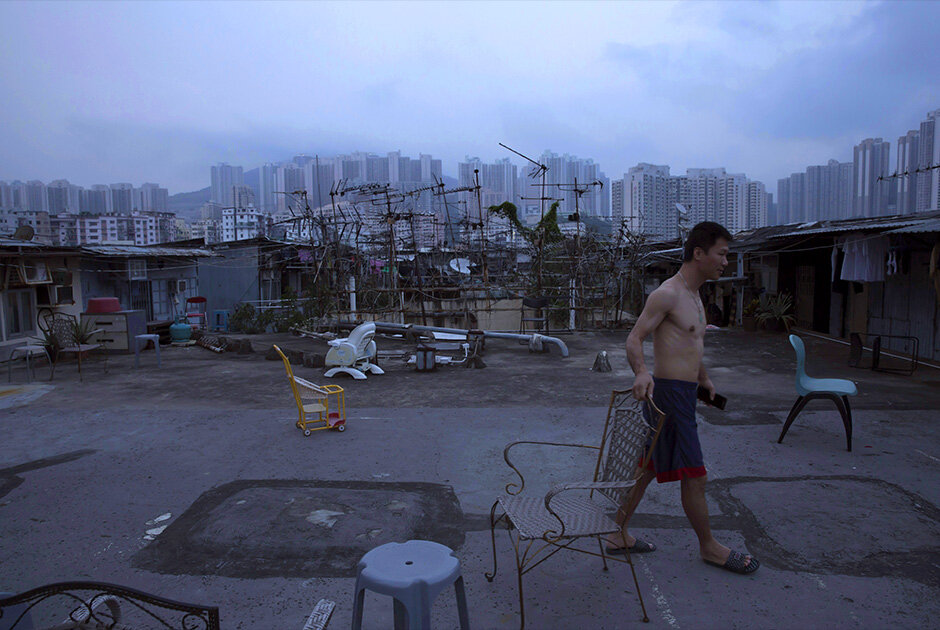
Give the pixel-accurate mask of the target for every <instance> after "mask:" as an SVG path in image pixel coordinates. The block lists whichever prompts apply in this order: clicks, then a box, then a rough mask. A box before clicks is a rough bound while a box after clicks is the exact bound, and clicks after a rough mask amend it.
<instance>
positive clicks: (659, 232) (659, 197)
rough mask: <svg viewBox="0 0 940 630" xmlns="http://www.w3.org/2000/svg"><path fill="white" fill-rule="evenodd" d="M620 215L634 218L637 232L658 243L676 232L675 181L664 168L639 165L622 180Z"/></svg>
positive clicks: (671, 237) (676, 182)
mask: <svg viewBox="0 0 940 630" xmlns="http://www.w3.org/2000/svg"><path fill="white" fill-rule="evenodd" d="M622 188H623V216H626V217H635V219H636V225H637V228H638V229H639V231H641V232H643V233H645V234H647V235H649V236H651V237H653V238H658V239H662V240H668V239H673V238H676V237H677V236H678V234H679V232H678V211H677V210H676V203H677V202H678V200H679V179H678V178H675V177H671V176H670V175H669V167H668V166H665V165H663V166H658V165H655V164H647V163H645V162H641V163H640V164H637V165H636V166H634V167H632V168H630V169H629V170H628V171H627V173H626V174H625V175H624V177H623V183H622Z"/></svg>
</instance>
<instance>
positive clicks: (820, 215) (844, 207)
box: [775, 160, 854, 224]
mask: <svg viewBox="0 0 940 630" xmlns="http://www.w3.org/2000/svg"><path fill="white" fill-rule="evenodd" d="M853 168H854V165H853V163H852V162H839V161H838V160H829V162H828V163H827V164H824V165H820V166H808V167H806V171H805V172H803V173H794V174H792V175H790V177H785V178H783V179H780V180H777V215H776V219H775V222H776V223H777V224H784V223H801V222H804V221H825V220H832V219H847V218H849V217H851V216H852V171H853Z"/></svg>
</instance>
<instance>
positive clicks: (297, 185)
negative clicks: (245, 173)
mask: <svg viewBox="0 0 940 630" xmlns="http://www.w3.org/2000/svg"><path fill="white" fill-rule="evenodd" d="M274 190H275V195H274V204H275V208H277V212H278V213H283V212H288V208H293V209H294V212H301V211H303V208H302V207H299V204H300V203H301V202H300V195H296V194H294V193H298V192H300V191H303V190H305V188H304V169H303V167H301V166H297V165H296V164H294V163H293V162H286V163H284V164H281V165H280V166H278V167H277V169H276V170H275V172H274ZM223 232H224V229H223ZM223 236H224V234H223ZM225 240H232V239H228V238H226V239H225Z"/></svg>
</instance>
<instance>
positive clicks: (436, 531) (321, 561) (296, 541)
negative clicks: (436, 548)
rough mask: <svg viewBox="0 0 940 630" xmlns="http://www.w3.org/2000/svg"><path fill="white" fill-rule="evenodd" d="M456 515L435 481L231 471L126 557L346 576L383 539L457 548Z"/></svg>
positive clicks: (244, 573) (216, 571) (166, 568)
mask: <svg viewBox="0 0 940 630" xmlns="http://www.w3.org/2000/svg"><path fill="white" fill-rule="evenodd" d="M463 520H464V519H463V513H462V512H461V510H460V505H459V503H458V501H457V496H456V495H455V494H454V491H453V489H452V488H451V487H450V486H445V485H441V484H433V483H408V482H402V483H388V482H385V483H383V482H375V481H368V482H367V481H348V482H344V481H315V480H312V481H295V480H258V481H236V482H232V483H229V484H225V485H223V486H219V487H217V488H213V489H212V490H209V491H208V492H206V493H204V494H203V495H202V496H201V497H200V498H199V499H197V500H196V502H195V503H193V505H192V506H190V508H189V509H188V510H186V512H184V513H183V514H182V515H181V516H180V517H179V518H178V519H177V520H176V521H175V522H173V523H172V524H170V525H169V526H168V527H167V528H166V529H165V530H164V531H163V532H162V533H161V534H160V535H159V537H157V538H156V539H155V540H154V542H152V543H151V544H150V545H148V546H147V547H145V548H144V549H142V550H141V551H140V552H138V554H137V555H136V556H135V557H134V563H135V565H136V566H138V567H139V568H142V569H146V570H149V571H156V572H160V573H170V574H189V575H221V576H226V577H239V578H262V577H272V576H280V577H284V576H289V577H306V578H309V577H311V576H313V577H353V576H355V572H356V564H357V563H358V561H359V558H361V557H362V555H363V554H364V553H365V552H366V551H368V550H369V549H372V548H373V547H376V546H378V545H381V544H384V543H387V542H393V541H395V542H400V541H403V540H408V539H413V538H418V539H423V540H433V541H435V542H439V543H441V544H444V545H447V546H448V547H451V548H452V549H458V548H460V546H461V545H462V544H463V541H464V532H463ZM148 533H149V532H148Z"/></svg>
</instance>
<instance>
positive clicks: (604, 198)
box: [521, 151, 610, 219]
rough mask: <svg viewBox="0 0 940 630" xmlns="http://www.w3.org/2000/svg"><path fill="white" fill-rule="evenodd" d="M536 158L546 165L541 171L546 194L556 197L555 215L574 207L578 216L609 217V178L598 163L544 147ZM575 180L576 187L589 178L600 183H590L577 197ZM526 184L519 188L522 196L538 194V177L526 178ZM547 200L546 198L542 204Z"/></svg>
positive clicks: (571, 212)
mask: <svg viewBox="0 0 940 630" xmlns="http://www.w3.org/2000/svg"><path fill="white" fill-rule="evenodd" d="M539 162H541V163H542V164H544V165H545V166H547V167H548V171H546V173H545V183H546V185H547V186H548V188H546V191H545V192H546V196H551V197H555V198H560V199H561V202H560V203H559V216H567V215H569V214H573V213H574V212H575V208H576V207H577V209H578V210H579V211H580V213H581V215H582V216H589V217H600V218H604V219H609V218H610V180H609V179H608V178H607V176H606V175H604V173H603V172H601V170H600V165H598V164H596V163H595V162H594V160H592V159H590V158H579V157H577V156H575V155H569V154H567V153H565V154H563V155H558V154H557V153H553V152H552V151H544V152H543V153H542V155H541V156H539ZM575 181H577V184H578V187H583V186H584V185H586V184H589V183H591V182H593V181H599V182H601V183H602V184H603V186H592V187H590V188H588V190H587V192H585V193H584V194H582V195H580V198H578V199H576V197H577V196H578V195H577V193H575V192H574V191H573V190H572V188H573V186H574V184H575ZM525 182H526V186H525V188H524V189H523V191H522V195H521V196H524V197H541V196H542V195H541V183H542V180H541V178H531V177H529V178H526V179H525ZM550 203H551V202H547V203H546V206H545V208H546V209H547V208H548V207H549V205H550Z"/></svg>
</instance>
